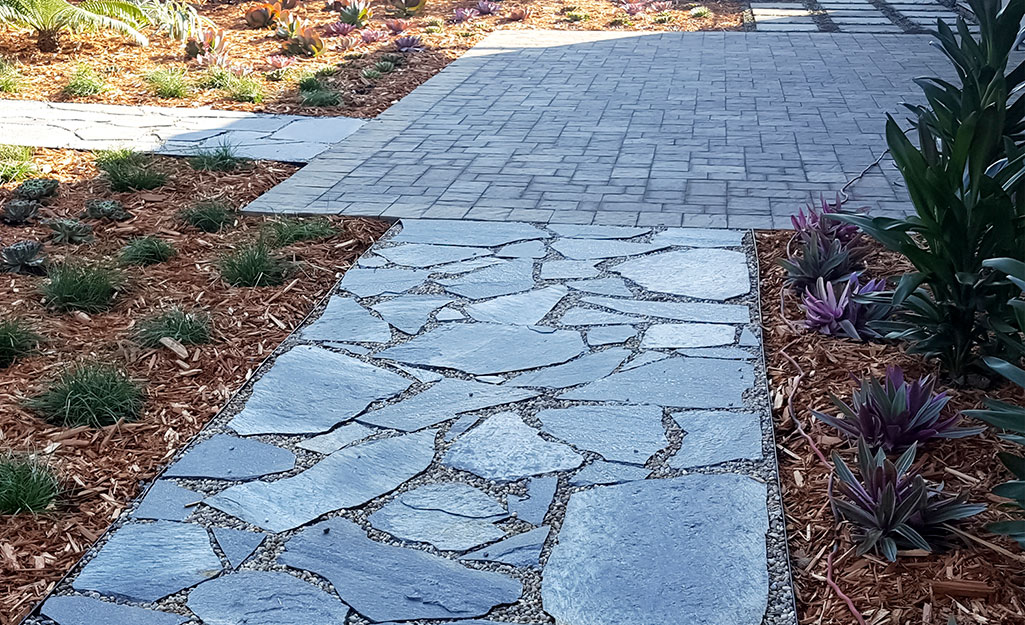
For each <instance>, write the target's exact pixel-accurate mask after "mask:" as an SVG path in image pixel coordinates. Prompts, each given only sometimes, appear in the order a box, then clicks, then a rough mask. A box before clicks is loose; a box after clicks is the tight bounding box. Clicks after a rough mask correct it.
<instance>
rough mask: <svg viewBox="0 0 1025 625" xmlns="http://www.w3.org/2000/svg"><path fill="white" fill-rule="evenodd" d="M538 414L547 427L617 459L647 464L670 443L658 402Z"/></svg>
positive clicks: (574, 442)
mask: <svg viewBox="0 0 1025 625" xmlns="http://www.w3.org/2000/svg"><path fill="white" fill-rule="evenodd" d="M537 418H538V419H539V420H540V421H541V429H542V430H543V431H545V432H548V433H549V434H551V435H552V436H554V437H556V438H560V439H562V440H564V441H566V442H567V443H569V444H570V445H573V446H574V447H577V448H579V449H585V450H587V451H593V452H596V453H599V454H601V456H602V457H603V458H605V459H606V460H612V461H615V462H625V463H628V464H644V463H645V462H647V460H648V458H650V457H651V455H652V454H654V453H655V452H656V451H658V450H660V449H662V448H663V447H665V446H666V445H668V444H669V441H668V440H666V437H665V428H663V427H662V409H661V408H659V407H658V406H571V407H569V408H554V409H548V410H542V411H541V412H539V413H537Z"/></svg>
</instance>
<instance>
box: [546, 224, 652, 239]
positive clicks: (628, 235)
mask: <svg viewBox="0 0 1025 625" xmlns="http://www.w3.org/2000/svg"><path fill="white" fill-rule="evenodd" d="M548 229H549V230H551V231H552V232H554V233H555V234H557V235H559V236H561V237H565V238H568V239H632V238H633V237H639V236H641V235H642V234H648V233H649V232H651V228H630V227H626V226H579V225H576V224H548Z"/></svg>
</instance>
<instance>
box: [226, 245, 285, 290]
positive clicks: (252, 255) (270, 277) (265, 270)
mask: <svg viewBox="0 0 1025 625" xmlns="http://www.w3.org/2000/svg"><path fill="white" fill-rule="evenodd" d="M220 266H221V277H223V278H224V281H225V282H227V283H228V284H230V285H232V286H248V287H255V286H277V285H279V284H281V283H282V282H284V281H285V278H286V277H287V276H288V274H289V273H291V270H292V265H291V264H290V263H289V262H288V261H286V260H284V259H283V258H279V257H277V256H275V255H274V254H273V253H271V251H270V248H268V247H267V246H266V245H264V244H263V243H253V244H249V245H246V246H243V247H240V248H238V249H237V250H235V251H234V252H231V253H230V254H227V255H225V256H223V257H222V258H221V263H220Z"/></svg>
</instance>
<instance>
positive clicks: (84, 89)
mask: <svg viewBox="0 0 1025 625" xmlns="http://www.w3.org/2000/svg"><path fill="white" fill-rule="evenodd" d="M106 90H107V81H105V80H103V77H102V76H100V75H99V74H97V73H96V70H94V69H93V68H91V67H89V66H87V65H79V66H78V67H77V68H75V71H74V73H73V74H71V78H69V79H68V84H66V85H64V89H63V91H64V95H69V96H71V97H74V98H84V97H86V96H91V95H99V94H101V93H103V92H104V91H106Z"/></svg>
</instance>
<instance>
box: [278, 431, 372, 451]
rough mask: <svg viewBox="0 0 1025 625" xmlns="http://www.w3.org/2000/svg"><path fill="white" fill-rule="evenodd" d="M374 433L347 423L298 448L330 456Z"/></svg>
mask: <svg viewBox="0 0 1025 625" xmlns="http://www.w3.org/2000/svg"><path fill="white" fill-rule="evenodd" d="M374 432H375V430H373V429H371V428H368V427H367V426H365V425H362V424H359V423H346V424H345V425H343V426H341V427H339V428H336V429H334V430H331V431H330V432H328V433H327V434H321V435H320V436H314V437H312V438H308V439H306V440H304V441H302V442H301V443H299V444H298V445H297V446H298V447H300V448H302V449H308V450H310V451H315V452H317V453H318V454H329V453H331V452H334V451H338V450H339V449H341V448H342V447H345V446H347V445H351V444H353V443H355V442H356V441H358V440H363V439H364V438H366V437H368V436H370V435H371V434H373V433H374Z"/></svg>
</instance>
